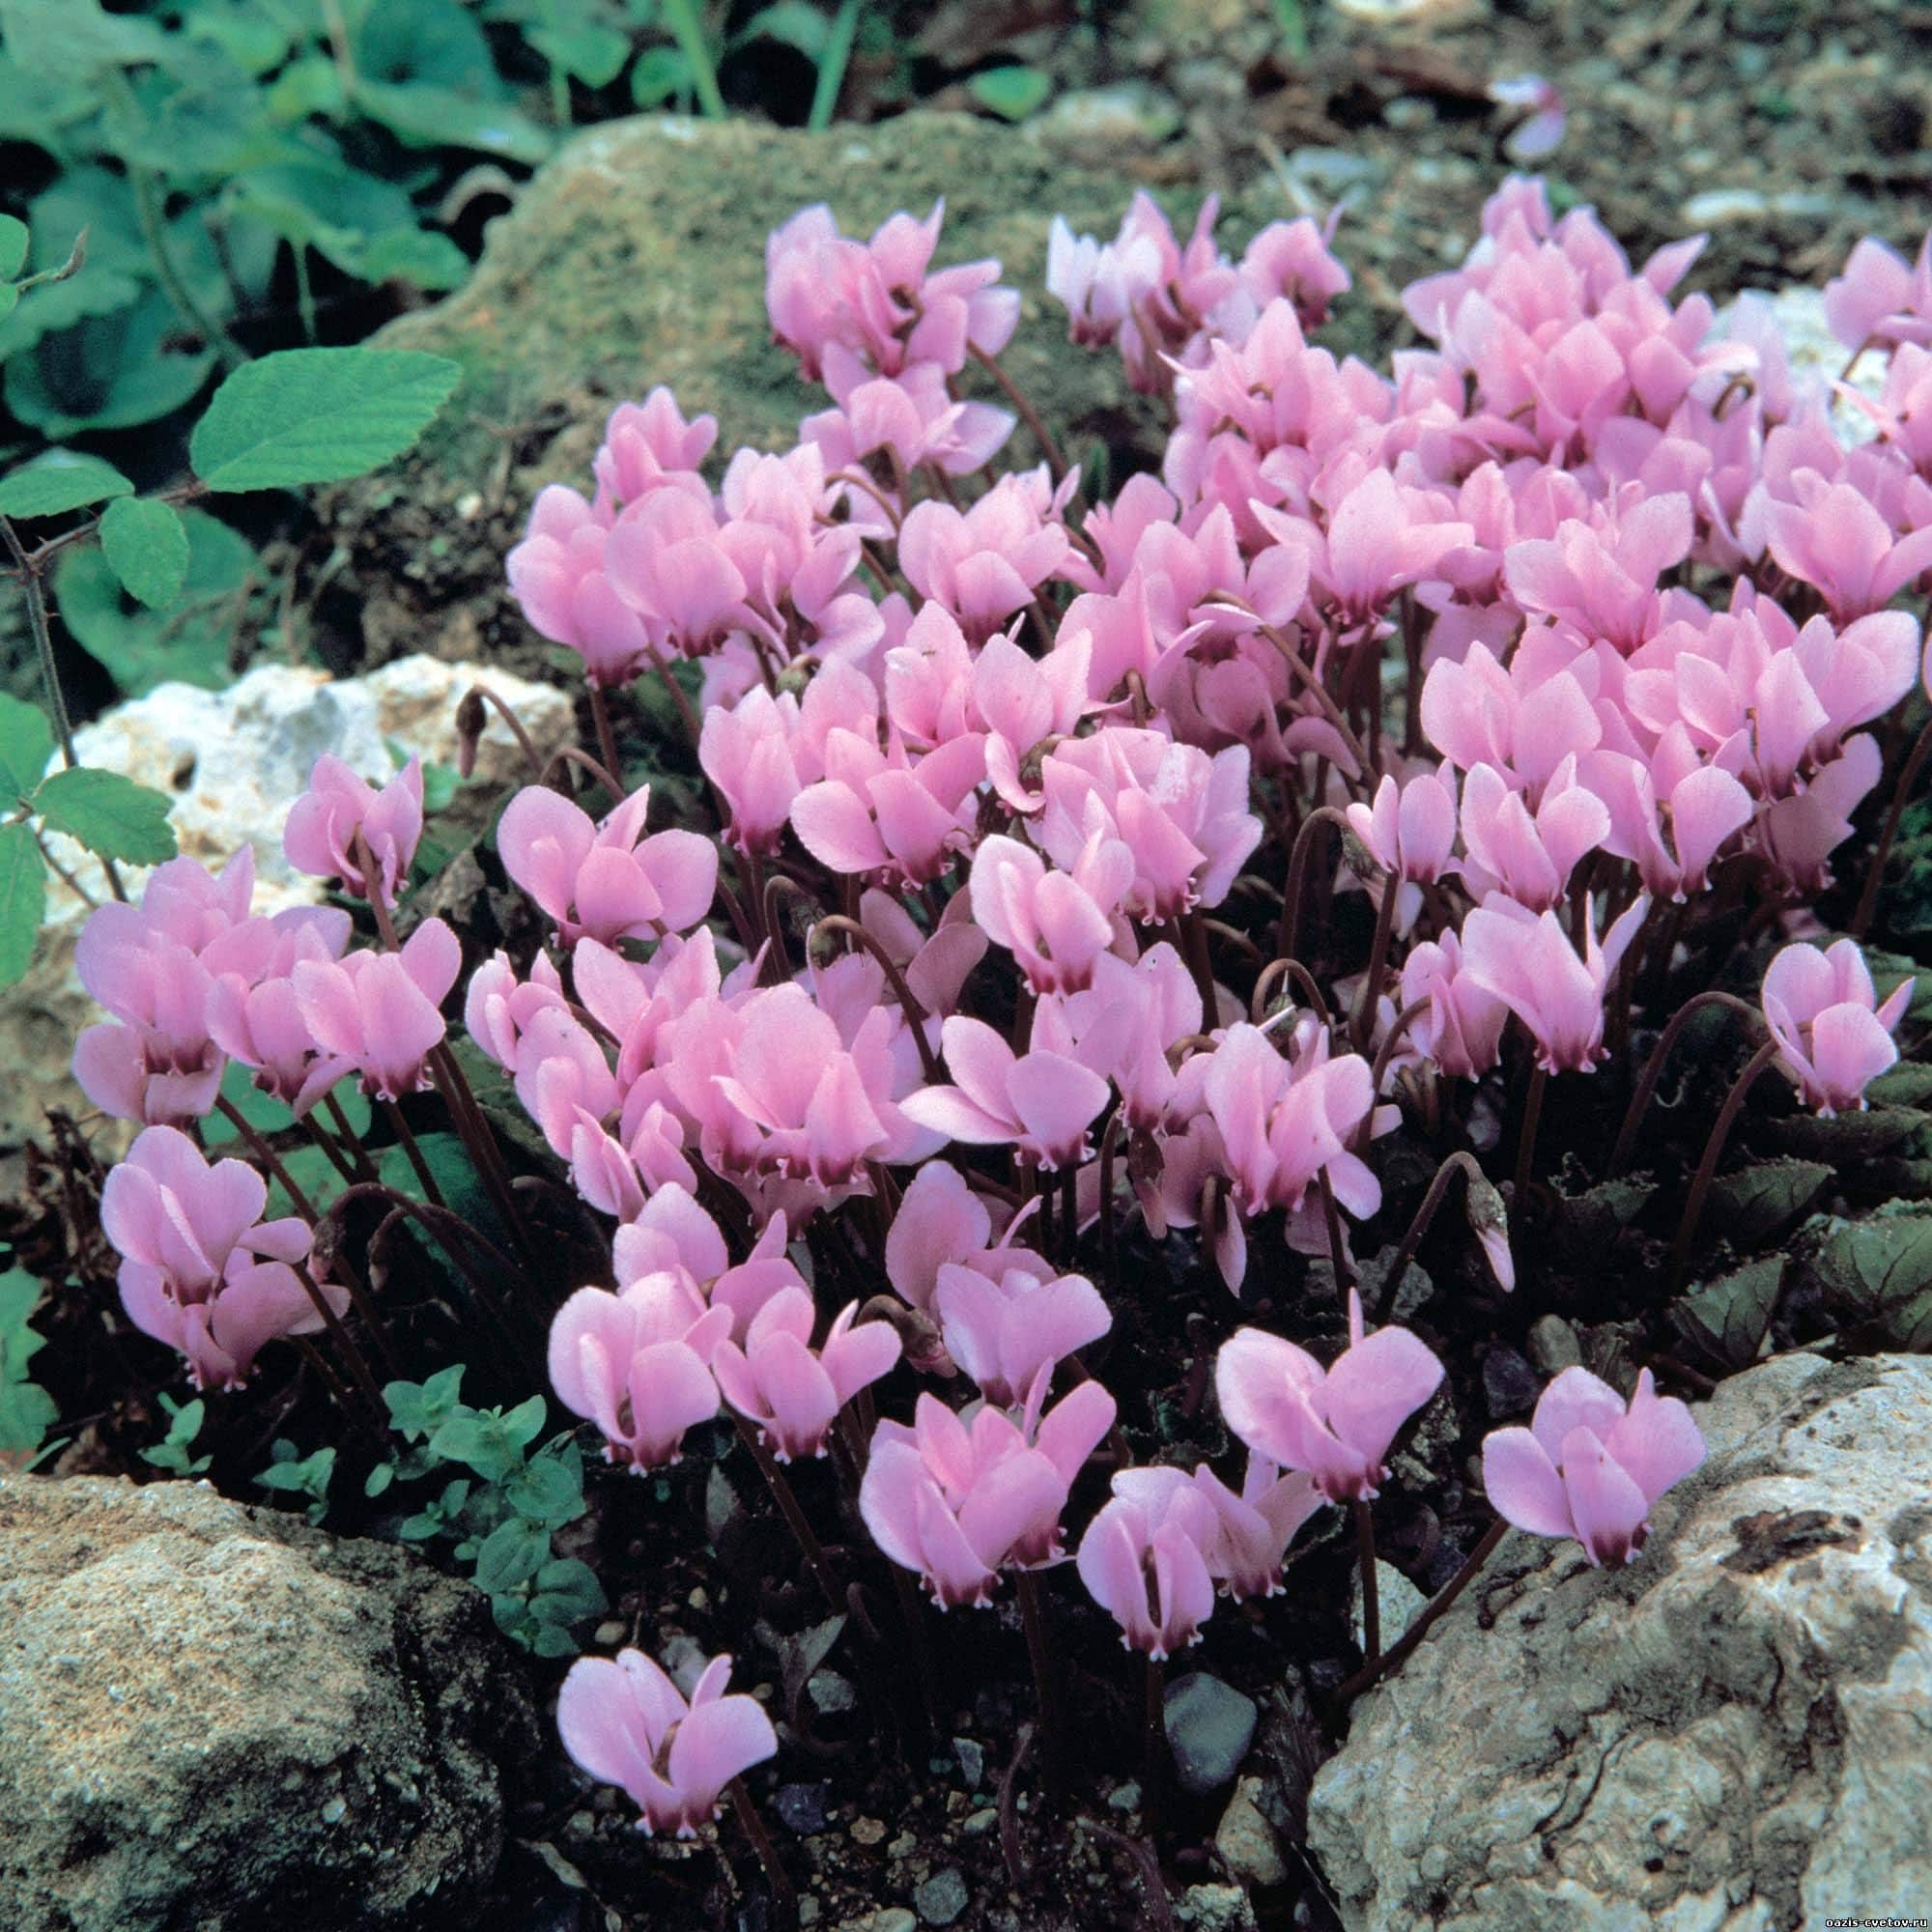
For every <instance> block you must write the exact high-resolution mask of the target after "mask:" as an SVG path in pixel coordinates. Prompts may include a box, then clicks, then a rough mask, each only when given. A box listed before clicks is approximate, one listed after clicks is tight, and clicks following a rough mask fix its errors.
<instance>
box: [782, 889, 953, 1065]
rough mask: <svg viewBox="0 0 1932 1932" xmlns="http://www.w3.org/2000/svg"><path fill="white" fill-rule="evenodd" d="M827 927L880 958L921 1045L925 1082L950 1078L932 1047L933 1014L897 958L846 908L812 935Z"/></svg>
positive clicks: (816, 927)
mask: <svg viewBox="0 0 1932 1932" xmlns="http://www.w3.org/2000/svg"><path fill="white" fill-rule="evenodd" d="M826 931H831V932H842V933H844V934H846V935H847V936H848V937H849V938H852V939H856V940H857V941H858V942H859V944H860V945H861V946H863V947H864V948H865V949H866V951H867V952H869V953H870V954H871V955H872V957H873V958H874V959H875V960H877V961H878V964H879V970H880V972H882V973H883V974H884V975H885V976H886V983H887V984H888V985H890V986H891V987H892V989H893V994H894V997H895V998H896V999H897V1001H898V1003H899V1009H900V1011H902V1012H903V1013H904V1014H905V1017H906V1029H907V1031H908V1032H909V1033H910V1034H911V1035H912V1040H913V1045H914V1046H915V1047H917V1048H918V1049H919V1064H920V1068H921V1070H922V1071H923V1073H924V1075H925V1083H926V1085H927V1086H928V1087H936V1086H938V1085H940V1084H941V1083H942V1082H943V1081H944V1080H945V1078H946V1072H945V1069H944V1068H943V1067H942V1066H941V1065H940V1064H939V1056H938V1054H936V1053H935V1052H934V1051H933V1050H932V1042H931V1041H930V1040H928V1039H927V1038H926V1037H925V1022H926V1021H927V1019H928V1018H930V1017H931V1016H930V1015H929V1014H928V1013H927V1012H926V1010H925V1009H924V1008H923V1006H921V1005H920V1003H919V1001H918V1000H917V999H915V998H914V997H913V990H912V988H911V986H909V985H908V984H907V983H906V977H905V975H904V974H903V973H902V972H901V971H900V970H899V968H898V965H897V962H896V961H895V960H894V958H893V956H892V954H891V953H889V952H887V951H886V949H885V948H884V947H883V946H881V945H880V944H879V942H878V941H877V940H876V939H875V938H873V936H872V935H871V934H870V933H869V932H867V930H866V928H865V927H864V926H863V925H861V924H860V923H859V922H858V921H857V920H856V919H847V918H846V916H845V915H844V914H843V913H842V912H833V913H827V914H826V916H825V917H824V918H823V919H821V920H820V921H819V922H818V923H817V924H816V925H814V926H813V927H812V928H811V936H812V938H813V939H816V938H817V937H818V935H819V934H820V933H821V932H826Z"/></svg>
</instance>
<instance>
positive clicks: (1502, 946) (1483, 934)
mask: <svg viewBox="0 0 1932 1932" xmlns="http://www.w3.org/2000/svg"><path fill="white" fill-rule="evenodd" d="M1649 911H1650V900H1649V899H1648V898H1644V897H1639V898H1638V899H1637V900H1636V901H1635V903H1634V905H1632V906H1631V907H1630V908H1629V910H1628V911H1626V912H1625V913H1624V914H1623V915H1622V917H1620V918H1619V919H1618V920H1617V922H1616V923H1615V924H1613V925H1612V926H1611V927H1610V929H1609V931H1608V932H1607V933H1605V936H1604V940H1603V943H1602V944H1601V945H1599V944H1598V941H1597V933H1596V928H1595V925H1594V923H1592V924H1589V925H1586V927H1585V929H1584V933H1583V956H1582V957H1581V958H1580V959H1579V958H1578V957H1577V949H1576V948H1575V947H1574V946H1572V945H1571V943H1570V935H1569V934H1568V933H1567V932H1566V931H1565V930H1564V929H1563V924H1562V922H1561V921H1560V920H1558V918H1557V916H1556V915H1555V914H1554V913H1553V912H1546V913H1543V914H1541V915H1539V914H1536V913H1533V912H1531V911H1529V910H1528V908H1527V907H1525V906H1520V905H1518V904H1517V903H1516V902H1515V901H1514V900H1512V899H1507V898H1504V897H1503V896H1502V895H1500V894H1492V895H1491V896H1490V897H1489V898H1488V899H1486V900H1485V901H1484V903H1483V904H1482V905H1480V906H1478V907H1477V908H1476V909H1475V911H1473V912H1472V913H1470V914H1469V916H1468V918H1466V919H1465V920H1464V921H1463V972H1464V973H1465V974H1466V975H1467V976H1468V977H1469V978H1470V979H1471V980H1474V982H1475V983H1476V984H1477V985H1478V986H1480V987H1482V988H1483V990H1484V991H1485V992H1488V993H1490V994H1492V996H1493V997H1494V998H1496V999H1498V1000H1500V1001H1501V1002H1502V1003H1503V1004H1504V1005H1505V1006H1506V1007H1508V1008H1509V1009H1510V1010H1511V1011H1512V1012H1513V1013H1515V1014H1516V1016H1517V1018H1518V1019H1520V1021H1521V1022H1522V1023H1523V1025H1524V1026H1526V1027H1527V1028H1528V1029H1529V1031H1530V1033H1531V1034H1532V1035H1533V1036H1534V1037H1535V1039H1536V1049H1537V1051H1536V1058H1537V1064H1538V1065H1540V1066H1541V1067H1542V1068H1543V1069H1544V1071H1545V1072H1547V1073H1588V1072H1591V1071H1592V1070H1594V1068H1595V1066H1596V1065H1597V1063H1598V1061H1600V1060H1602V1059H1604V1058H1605V1047H1604V993H1605V988H1606V987H1607V986H1608V984H1609V980H1610V975H1611V974H1612V973H1614V972H1615V971H1616V969H1617V964H1618V962H1619V961H1620V960H1621V959H1622V958H1623V956H1624V952H1625V949H1626V948H1627V947H1628V946H1629V945H1630V943H1631V941H1632V940H1633V939H1634V937H1635V936H1636V930H1637V927H1638V926H1640V925H1641V924H1642V923H1643V922H1644V917H1645V915H1646V914H1647V913H1648V912H1649Z"/></svg>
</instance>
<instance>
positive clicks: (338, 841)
mask: <svg viewBox="0 0 1932 1932" xmlns="http://www.w3.org/2000/svg"><path fill="white" fill-rule="evenodd" d="M422 828H423V779H422V760H421V759H420V758H415V757H412V758H411V760H410V761H409V763H408V764H406V765H405V766H404V767H403V768H402V770H401V771H400V772H398V773H397V774H396V776H395V777H394V778H392V779H391V780H390V781H389V782H388V783H387V784H385V785H384V787H383V789H382V790H381V791H378V790H377V789H376V788H375V786H374V785H372V784H369V783H368V782H367V781H364V780H363V779H360V778H358V777H357V776H356V775H355V772H353V771H351V770H350V768H349V767H348V766H347V765H345V764H344V763H343V762H342V760H341V759H340V758H338V757H336V756H335V755H334V754H333V753H328V752H325V753H323V754H322V756H321V757H319V758H318V759H317V760H316V761H315V767H314V769H313V770H312V771H311V772H310V773H309V777H308V789H307V790H306V791H305V792H303V793H302V795H301V796H300V797H299V798H298V799H297V800H296V802H295V804H294V805H293V806H292V807H291V808H290V810H289V822H288V825H287V826H286V828H285V829H284V830H283V833H282V848H283V850H284V851H286V852H287V854H288V857H289V864H290V865H291V866H293V867H295V868H296V870H297V871H298V872H307V873H308V874H309V875H310V876H311V877H312V878H318V879H340V880H341V881H342V884H343V888H344V890H345V891H348V892H351V893H354V894H355V895H356V896H357V897H358V898H365V899H372V900H373V899H376V898H379V897H380V898H381V900H382V902H383V903H384V905H387V906H393V905H394V904H395V902H396V896H397V895H398V894H399V893H400V892H401V891H402V888H403V881H404V880H405V879H407V878H408V877H409V871H410V861H411V860H412V859H413V858H414V857H415V852H416V841H417V839H419V838H421V837H422ZM358 835H359V836H360V837H361V838H362V840H363V842H364V843H365V844H366V845H367V847H368V850H369V856H370V858H371V859H372V860H373V861H374V862H375V866H376V877H375V879H374V881H373V883H372V881H370V880H369V879H366V878H364V877H363V875H362V867H361V864H360V862H359V860H358V858H357V855H356V845H355V841H356V838H357V836H358Z"/></svg>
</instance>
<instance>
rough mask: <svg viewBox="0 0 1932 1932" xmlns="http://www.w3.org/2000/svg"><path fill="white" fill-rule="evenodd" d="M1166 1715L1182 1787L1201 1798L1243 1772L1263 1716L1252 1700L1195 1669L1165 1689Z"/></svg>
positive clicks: (1169, 1746)
mask: <svg viewBox="0 0 1932 1932" xmlns="http://www.w3.org/2000/svg"><path fill="white" fill-rule="evenodd" d="M1162 1716H1163V1719H1164V1720H1165V1722H1166V1725H1167V1745H1168V1748H1169V1749H1170V1750H1171V1751H1173V1753H1174V1764H1175V1772H1176V1775H1177V1776H1179V1780H1180V1785H1181V1789H1182V1790H1184V1791H1190V1792H1192V1793H1193V1794H1194V1796H1195V1797H1197V1798H1203V1797H1206V1796H1207V1794H1208V1792H1210V1791H1218V1790H1220V1788H1221V1787H1222V1785H1224V1784H1227V1783H1229V1782H1230V1781H1231V1780H1232V1779H1233V1777H1234V1776H1235V1774H1236V1772H1237V1771H1238V1770H1239V1769H1240V1768H1241V1760H1242V1759H1243V1758H1244V1757H1246V1756H1247V1754H1248V1746H1249V1745H1250V1744H1251V1743H1252V1742H1253V1741H1254V1735H1255V1723H1256V1721H1257V1719H1258V1718H1259V1717H1260V1713H1259V1711H1257V1709H1256V1708H1255V1700H1254V1699H1253V1698H1252V1697H1244V1696H1243V1695H1242V1694H1241V1693H1240V1691H1238V1690H1235V1689H1234V1688H1233V1687H1232V1686H1231V1685H1227V1684H1223V1683H1222V1682H1221V1680H1220V1679H1219V1678H1218V1677H1210V1676H1209V1675H1208V1673H1207V1671H1205V1670H1196V1671H1192V1672H1190V1673H1189V1674H1188V1675H1187V1676H1185V1677H1182V1678H1179V1679H1177V1680H1176V1681H1175V1682H1174V1683H1172V1684H1170V1685H1169V1686H1168V1687H1167V1701H1166V1705H1165V1708H1164V1710H1163V1712H1162Z"/></svg>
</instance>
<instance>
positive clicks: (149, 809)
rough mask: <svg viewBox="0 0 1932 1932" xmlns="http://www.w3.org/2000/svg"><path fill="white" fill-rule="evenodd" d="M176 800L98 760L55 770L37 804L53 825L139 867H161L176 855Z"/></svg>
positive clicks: (92, 849) (92, 848) (102, 854)
mask: <svg viewBox="0 0 1932 1932" xmlns="http://www.w3.org/2000/svg"><path fill="white" fill-rule="evenodd" d="M170 803H171V801H170V800H169V799H168V797H167V796H166V794H165V793H162V792H158V791H154V790H151V789H150V788H149V787H148V786H147V785H143V784H136V783H135V782H134V781H133V780H132V779H130V778H125V777H123V776H122V774H121V773H119V772H109V771H102V770H100V769H99V767H97V766H93V765H76V766H74V767H73V769H72V770H71V771H64V772H56V773H54V775H53V776H52V777H51V778H50V779H48V780H47V781H45V782H44V783H43V785H42V786H41V788H40V790H39V791H38V792H36V793H35V795H34V809H35V810H37V811H38V812H39V813H40V815H41V817H42V819H43V821H44V822H45V824H46V825H47V826H48V827H49V829H50V830H52V831H55V832H65V833H66V834H67V835H68V836H69V838H78V839H79V840H80V842H81V843H82V844H83V845H85V846H86V847H87V849H88V850H89V851H90V852H96V853H99V856H100V857H101V858H103V859H126V860H127V861H128V864H129V865H133V866H158V865H159V864H160V863H161V861H162V860H163V859H172V858H173V857H174V856H175V850H176V847H175V830H174V827H173V826H172V825H170V824H169V823H168V808H169V805H170Z"/></svg>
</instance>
